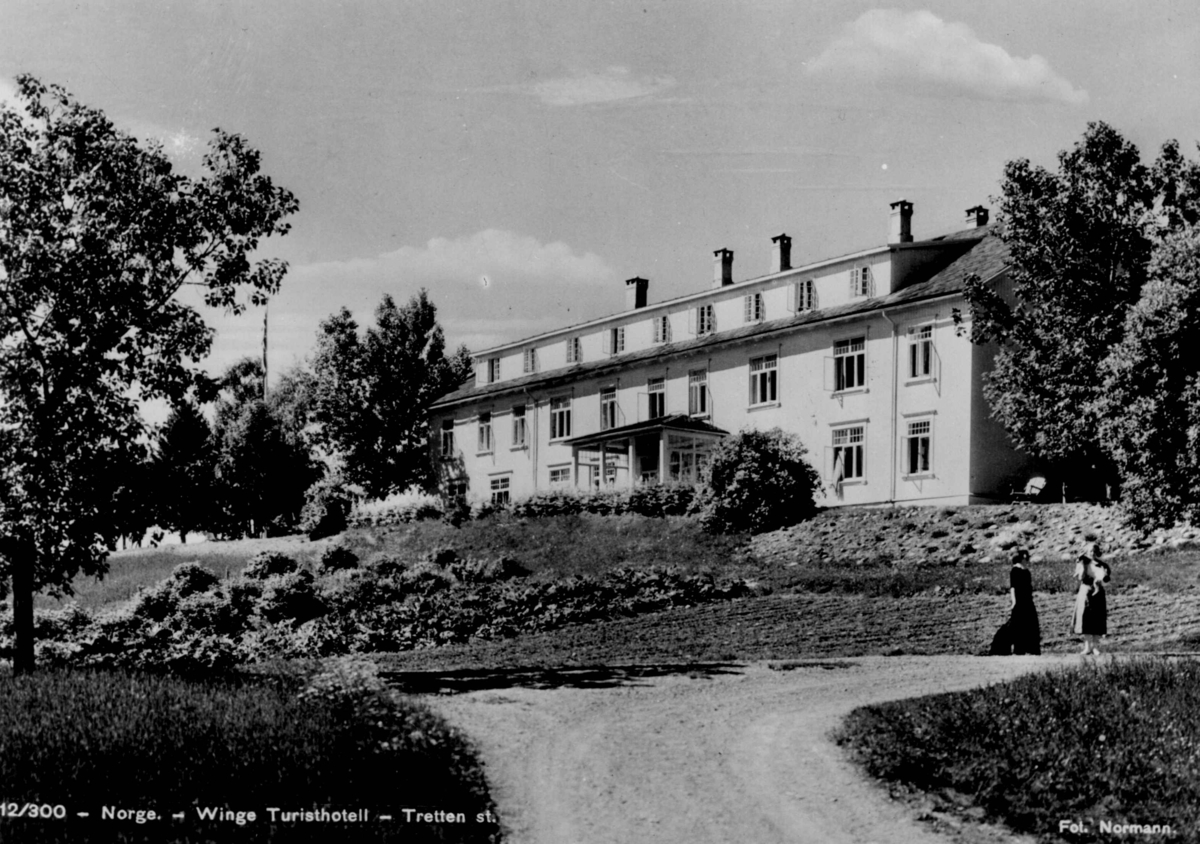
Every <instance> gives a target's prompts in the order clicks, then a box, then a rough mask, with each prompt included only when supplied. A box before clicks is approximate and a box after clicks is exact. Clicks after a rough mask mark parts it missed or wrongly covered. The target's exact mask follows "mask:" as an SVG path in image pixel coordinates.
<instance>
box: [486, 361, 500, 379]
mask: <svg viewBox="0 0 1200 844" xmlns="http://www.w3.org/2000/svg"><path fill="white" fill-rule="evenodd" d="M487 379H488V383H489V384H495V383H496V382H497V381H499V380H500V358H488V362H487Z"/></svg>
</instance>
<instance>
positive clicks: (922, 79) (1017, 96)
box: [807, 9, 1088, 103]
mask: <svg viewBox="0 0 1200 844" xmlns="http://www.w3.org/2000/svg"><path fill="white" fill-rule="evenodd" d="M807 72H808V73H813V74H820V73H839V72H846V73H851V74H856V75H860V76H862V77H865V78H867V79H871V80H873V81H877V82H881V83H883V84H889V85H892V84H905V83H909V84H911V83H918V84H920V83H924V84H925V85H927V86H932V87H934V88H935V89H941V90H943V91H946V90H948V91H952V92H955V93H959V94H968V95H974V96H978V97H984V98H987V99H997V100H1049V101H1054V102H1065V103H1084V102H1087V99H1088V95H1087V92H1086V91H1084V90H1081V89H1079V88H1075V87H1074V86H1072V85H1071V83H1070V82H1068V81H1067V80H1066V79H1064V78H1063V77H1061V76H1059V75H1058V74H1057V73H1055V72H1054V70H1053V69H1052V68H1051V67H1050V63H1049V62H1047V61H1046V60H1045V59H1044V58H1042V57H1041V56H1038V55H1033V56H1030V57H1029V58H1027V59H1023V58H1019V57H1015V56H1011V55H1009V53H1008V52H1007V51H1006V50H1005V49H1004V48H1003V47H1001V46H999V45H998V44H988V43H986V42H984V41H981V40H979V37H978V36H976V35H975V33H974V32H973V31H972V30H971V28H970V27H969V26H967V25H966V24H962V23H947V22H946V21H943V20H942V19H941V18H939V17H938V16H937V15H935V14H933V13H932V12H927V11H914V12H902V11H900V10H898V9H872V10H870V11H867V12H864V13H863V14H862V15H861V16H860V17H859V18H858V20H856V21H854V22H853V23H851V24H848V25H847V26H846V28H845V31H844V32H843V33H842V35H841V36H839V37H838V38H837V39H835V40H834V41H833V43H831V44H830V45H829V46H828V47H826V48H825V51H824V52H823V53H821V54H820V55H819V56H817V57H816V58H815V59H813V60H812V61H811V62H809V63H808V67H807Z"/></svg>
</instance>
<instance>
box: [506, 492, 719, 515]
mask: <svg viewBox="0 0 1200 844" xmlns="http://www.w3.org/2000/svg"><path fill="white" fill-rule="evenodd" d="M695 494H696V492H695V487H693V486H690V485H686V484H654V485H646V486H637V487H634V488H633V489H631V490H630V489H598V490H592V491H590V492H577V491H574V490H559V489H553V490H547V491H546V492H536V493H534V494H533V495H531V496H529V497H528V498H523V499H521V500H520V501H515V502H513V503H512V504H510V505H509V508H508V511H509V513H511V514H512V515H514V516H517V517H520V518H544V517H547V516H573V515H577V514H579V513H595V514H596V515H598V516H622V515H625V514H626V513H636V514H638V515H639V516H649V517H651V518H662V517H665V516H682V515H684V514H686V513H687V512H688V508H689V506H691V503H692V499H693V498H694V497H695Z"/></svg>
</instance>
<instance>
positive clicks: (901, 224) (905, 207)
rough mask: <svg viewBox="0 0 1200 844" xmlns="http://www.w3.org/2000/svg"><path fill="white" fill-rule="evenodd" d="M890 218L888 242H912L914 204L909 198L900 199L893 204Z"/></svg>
mask: <svg viewBox="0 0 1200 844" xmlns="http://www.w3.org/2000/svg"><path fill="white" fill-rule="evenodd" d="M891 209H892V213H891V217H890V218H889V220H888V243H912V239H913V236H912V213H913V204H912V203H911V202H909V201H908V200H907V199H898V200H896V201H895V202H893V203H892V204H891Z"/></svg>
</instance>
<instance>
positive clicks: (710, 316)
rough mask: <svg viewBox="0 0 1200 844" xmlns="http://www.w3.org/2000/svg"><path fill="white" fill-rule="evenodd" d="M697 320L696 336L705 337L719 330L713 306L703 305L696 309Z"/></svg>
mask: <svg viewBox="0 0 1200 844" xmlns="http://www.w3.org/2000/svg"><path fill="white" fill-rule="evenodd" d="M695 319H696V334H698V335H701V336H703V335H705V334H712V333H713V332H714V331H716V330H717V317H716V314H715V313H714V312H713V306H712V305H701V306H700V307H698V308H696V311H695Z"/></svg>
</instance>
